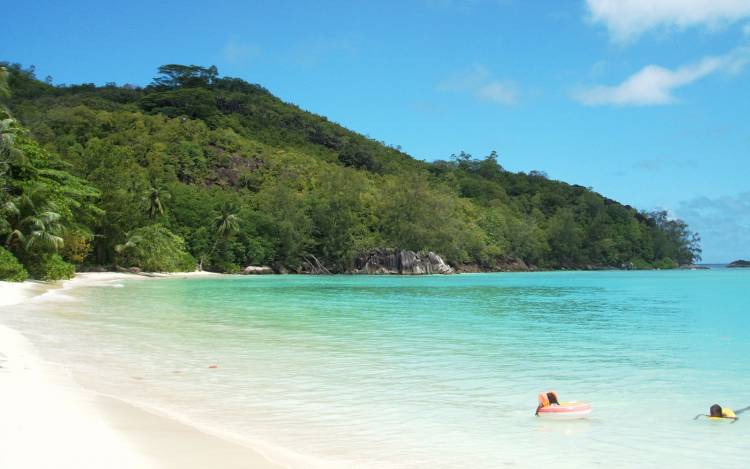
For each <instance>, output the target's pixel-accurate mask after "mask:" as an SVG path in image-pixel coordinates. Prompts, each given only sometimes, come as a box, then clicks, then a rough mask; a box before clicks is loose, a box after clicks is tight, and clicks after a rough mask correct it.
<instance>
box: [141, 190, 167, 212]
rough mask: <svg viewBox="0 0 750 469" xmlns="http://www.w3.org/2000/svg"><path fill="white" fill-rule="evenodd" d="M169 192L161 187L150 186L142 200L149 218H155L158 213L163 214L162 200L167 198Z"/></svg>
mask: <svg viewBox="0 0 750 469" xmlns="http://www.w3.org/2000/svg"><path fill="white" fill-rule="evenodd" d="M170 197H171V196H170V194H169V192H166V191H164V190H161V189H156V188H154V187H151V188H150V189H149V190H148V193H147V194H146V195H145V196H144V197H143V201H144V203H145V204H146V212H147V213H148V218H149V219H150V220H153V219H155V218H156V217H158V216H160V215H164V205H163V204H162V200H169V198H170Z"/></svg>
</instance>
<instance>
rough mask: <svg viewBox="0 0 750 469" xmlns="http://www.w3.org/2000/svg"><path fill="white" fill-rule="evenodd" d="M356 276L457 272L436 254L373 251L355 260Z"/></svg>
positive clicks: (390, 250) (389, 250)
mask: <svg viewBox="0 0 750 469" xmlns="http://www.w3.org/2000/svg"><path fill="white" fill-rule="evenodd" d="M352 273H355V274H399V275H425V274H454V273H456V271H455V270H454V269H453V268H452V267H451V266H449V265H448V264H446V263H445V261H444V260H443V258H442V257H440V256H439V255H437V254H435V253H434V252H431V251H430V252H424V251H420V252H415V251H406V250H401V249H373V250H371V251H369V252H366V253H363V254H361V255H359V256H358V257H357V258H356V259H355V260H354V269H353V271H352Z"/></svg>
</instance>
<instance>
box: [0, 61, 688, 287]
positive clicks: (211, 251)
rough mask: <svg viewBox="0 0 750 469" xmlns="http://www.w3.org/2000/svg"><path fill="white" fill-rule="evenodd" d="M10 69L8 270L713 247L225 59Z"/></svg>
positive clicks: (649, 255)
mask: <svg viewBox="0 0 750 469" xmlns="http://www.w3.org/2000/svg"><path fill="white" fill-rule="evenodd" d="M5 66H6V67H7V70H8V71H9V73H8V75H9V76H8V80H7V83H8V85H9V86H8V88H9V90H7V91H9V93H6V94H5V97H4V98H3V99H4V103H5V111H0V112H3V113H4V120H3V123H4V124H3V128H2V132H3V140H2V145H3V146H2V147H1V148H0V150H1V151H0V154H2V167H0V172H1V173H2V176H0V178H2V179H0V184H2V186H3V188H4V190H3V192H2V195H0V197H2V200H1V202H2V203H3V205H2V207H3V208H2V212H0V213H1V214H2V216H1V217H0V240H2V242H3V245H4V246H5V248H4V249H0V277H2V276H3V272H4V270H3V268H4V267H3V266H4V265H5V264H6V263H7V264H10V263H11V261H12V262H15V259H18V260H19V261H20V262H21V264H23V265H24V266H25V267H26V270H28V271H29V272H31V274H32V275H33V276H36V277H40V278H52V277H59V276H65V275H68V274H69V272H70V268H69V264H74V265H79V266H83V267H84V268H91V267H93V266H107V267H109V266H112V265H118V266H137V267H141V268H144V269H146V270H165V271H169V270H171V271H174V270H184V269H192V268H193V266H194V265H195V263H200V264H202V266H203V267H204V268H205V269H208V270H215V271H222V272H232V271H236V270H238V269H239V268H240V267H243V266H246V265H250V264H264V265H271V266H273V267H274V268H275V269H277V270H279V271H283V270H288V271H299V270H300V269H301V268H302V265H303V263H304V261H305V260H306V259H310V258H312V257H314V258H316V259H319V260H320V262H321V263H322V264H324V265H325V266H326V267H327V268H328V269H330V270H331V271H333V272H344V271H346V270H347V269H349V268H350V266H351V263H352V259H353V258H354V256H355V255H357V254H358V253H361V252H364V251H367V250H369V249H373V248H380V247H391V248H399V249H411V250H431V251H435V252H437V253H440V254H442V255H443V256H444V257H445V258H446V259H447V261H448V262H449V263H450V264H452V265H453V266H456V267H465V268H470V269H480V270H496V269H502V268H504V267H505V266H507V265H509V264H511V263H513V262H515V261H516V260H522V261H524V262H525V263H526V264H528V265H533V266H536V267H538V268H578V267H610V266H613V267H622V266H635V267H639V268H649V267H660V268H661V267H673V266H676V265H677V264H687V263H692V262H693V261H695V260H696V259H698V258H699V254H700V248H699V245H698V244H699V239H698V237H697V235H694V234H693V233H691V232H690V231H689V230H688V229H687V226H686V225H685V224H684V223H683V222H681V221H679V220H670V219H669V218H667V216H666V214H665V213H663V212H658V213H651V214H646V213H640V212H638V211H637V210H635V209H633V208H631V207H629V206H625V205H622V204H619V203H617V202H615V201H612V200H609V199H607V198H605V197H602V196H601V195H599V194H597V193H595V192H592V191H591V190H588V189H586V188H584V187H581V186H576V185H570V184H566V183H564V182H560V181H553V180H550V179H548V178H547V177H546V176H545V175H544V174H542V173H537V172H531V173H530V174H525V173H512V172H508V171H505V170H504V169H503V167H502V164H501V162H500V161H498V158H497V156H496V155H495V154H494V152H493V153H491V154H490V155H489V156H486V157H484V158H482V159H475V158H472V157H471V156H470V155H467V154H465V153H463V152H461V153H459V154H458V155H456V156H454V157H453V158H451V160H450V161H436V162H434V163H427V162H422V161H418V160H415V159H413V158H412V157H410V156H409V155H407V154H405V153H403V152H401V151H400V150H399V149H398V148H393V147H390V146H387V145H385V144H384V143H382V142H378V141H376V140H372V139H369V138H367V137H364V136H362V135H360V134H357V133H355V132H352V131H350V130H347V129H345V128H343V127H341V126H339V125H337V124H335V123H333V122H330V121H328V120H327V119H326V118H325V117H322V116H318V115H315V114H312V113H309V112H306V111H304V110H302V109H300V108H298V107H296V106H294V105H291V104H288V103H284V102H283V101H281V100H280V99H278V98H276V97H275V96H273V95H272V94H271V93H269V92H268V91H267V90H266V89H264V88H263V87H261V86H259V85H254V84H250V83H247V82H245V81H243V80H240V79H236V78H227V77H220V76H219V74H218V71H217V70H216V68H215V67H209V68H203V67H197V66H181V65H167V66H163V67H161V68H160V69H159V73H158V76H157V77H156V78H155V79H154V81H153V83H152V84H150V85H149V86H146V87H145V88H140V87H135V86H130V85H125V86H118V85H115V84H114V83H113V84H108V85H106V86H102V87H97V86H94V85H93V84H81V85H71V86H53V85H51V84H49V83H46V82H43V81H40V80H38V79H36V78H35V76H34V73H33V71H32V70H28V69H26V70H24V69H22V68H21V67H20V66H18V65H13V64H5ZM45 217H46V218H45ZM50 217H51V218H50ZM24 220H25V221H24ZM40 232H42V233H41V234H40ZM42 235H44V236H42ZM39 236H42V238H44V239H43V242H42V241H39V240H37V241H33V240H34V239H37V238H38V239H40V240H42V238H39ZM13 258H15V259H13ZM4 259H5V260H4ZM9 269H10V267H9ZM16 270H17V268H16ZM51 270H52V271H54V272H52V274H50V271H51ZM9 271H10V270H9ZM57 271H60V272H57ZM9 276H10V275H9V274H8V275H6V277H9Z"/></svg>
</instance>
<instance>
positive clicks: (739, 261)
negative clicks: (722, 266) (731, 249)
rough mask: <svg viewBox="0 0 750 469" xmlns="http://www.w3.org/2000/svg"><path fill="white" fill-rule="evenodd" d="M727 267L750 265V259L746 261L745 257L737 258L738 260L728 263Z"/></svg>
mask: <svg viewBox="0 0 750 469" xmlns="http://www.w3.org/2000/svg"><path fill="white" fill-rule="evenodd" d="M727 267H732V268H735V267H750V261H746V260H743V259H740V260H736V261H734V262H732V263H730V264H729V265H727Z"/></svg>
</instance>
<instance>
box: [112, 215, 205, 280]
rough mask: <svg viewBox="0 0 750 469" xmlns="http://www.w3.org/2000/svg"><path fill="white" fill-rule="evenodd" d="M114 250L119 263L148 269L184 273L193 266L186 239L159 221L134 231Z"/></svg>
mask: <svg viewBox="0 0 750 469" xmlns="http://www.w3.org/2000/svg"><path fill="white" fill-rule="evenodd" d="M116 250H117V253H118V263H120V264H122V265H125V266H127V267H138V268H140V269H142V270H144V271H147V272H186V271H193V270H195V267H196V262H195V259H194V258H193V256H191V255H190V254H189V253H188V252H187V251H186V250H185V241H184V240H183V239H182V238H181V237H179V236H177V235H176V234H174V233H172V232H171V231H169V230H168V229H167V228H166V227H164V226H163V225H161V224H155V225H149V226H144V227H142V228H138V229H136V230H133V231H132V232H130V233H128V240H127V242H126V243H125V244H121V245H118V246H117V248H116Z"/></svg>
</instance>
